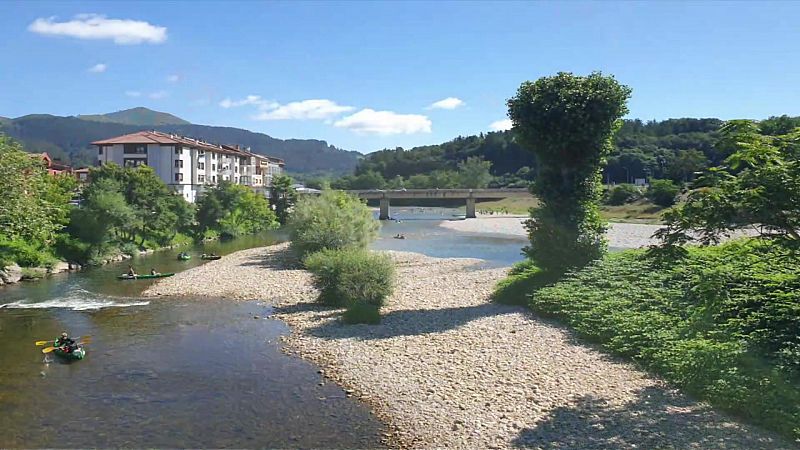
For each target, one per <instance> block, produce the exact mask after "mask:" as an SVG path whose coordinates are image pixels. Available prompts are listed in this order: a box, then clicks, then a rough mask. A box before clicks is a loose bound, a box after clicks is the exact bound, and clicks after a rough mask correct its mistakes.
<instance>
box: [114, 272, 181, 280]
mask: <svg viewBox="0 0 800 450" xmlns="http://www.w3.org/2000/svg"><path fill="white" fill-rule="evenodd" d="M173 275H175V274H174V273H160V274H158V275H136V276H135V277H132V276H130V275H127V274H123V275H120V276H118V277H117V279H118V280H149V279H151V278H166V277H171V276H173Z"/></svg>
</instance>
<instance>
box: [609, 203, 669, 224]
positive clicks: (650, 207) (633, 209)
mask: <svg viewBox="0 0 800 450" xmlns="http://www.w3.org/2000/svg"><path fill="white" fill-rule="evenodd" d="M664 211H665V209H664V208H662V207H660V206H658V205H655V204H653V203H651V202H649V201H647V200H637V201H635V202H633V203H626V204H624V205H619V206H612V205H602V206H601V207H600V215H601V216H602V217H603V218H604V219H606V220H608V221H609V222H631V223H650V224H659V223H663V222H662V221H661V215H662V214H663V213H664Z"/></svg>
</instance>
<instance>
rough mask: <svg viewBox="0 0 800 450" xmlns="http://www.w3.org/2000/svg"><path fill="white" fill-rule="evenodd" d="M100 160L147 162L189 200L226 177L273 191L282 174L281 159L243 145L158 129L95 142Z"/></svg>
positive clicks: (265, 191) (260, 190)
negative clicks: (264, 154)
mask: <svg viewBox="0 0 800 450" xmlns="http://www.w3.org/2000/svg"><path fill="white" fill-rule="evenodd" d="M92 144H93V145H95V146H97V163H98V165H103V164H108V163H115V164H117V165H119V166H123V167H136V166H140V165H147V166H149V167H152V168H153V169H154V170H155V172H156V174H157V175H158V176H159V177H160V178H161V179H162V180H163V181H164V183H166V184H167V186H169V187H170V189H171V190H173V191H174V192H176V193H178V194H180V195H182V196H183V198H185V199H186V201H189V202H192V203H194V202H196V201H197V199H198V197H199V196H200V195H201V194H202V193H203V191H204V190H205V189H206V188H207V187H208V186H215V185H217V184H218V183H219V182H221V181H230V182H231V183H234V184H240V185H243V186H249V187H251V188H253V190H255V191H256V192H258V193H261V194H263V195H264V196H269V188H270V186H272V179H273V177H274V176H276V175H279V174H281V173H283V168H284V163H283V160H281V159H279V158H273V157H270V156H263V155H257V154H255V153H252V152H250V151H249V150H245V149H242V148H240V147H239V146H228V145H218V144H211V143H208V142H203V141H201V140H198V139H193V138H189V137H185V136H178V135H175V134H169V133H162V132H159V131H140V132H138V133H133V134H127V135H124V136H118V137H115V138H111V139H104V140H102V141H96V142H92Z"/></svg>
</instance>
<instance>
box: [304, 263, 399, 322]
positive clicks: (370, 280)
mask: <svg viewBox="0 0 800 450" xmlns="http://www.w3.org/2000/svg"><path fill="white" fill-rule="evenodd" d="M304 262H305V265H306V268H307V269H308V270H309V271H311V273H312V274H313V275H314V286H315V287H316V288H317V289H319V291H320V295H319V301H320V302H321V303H324V304H326V305H331V306H348V307H351V306H352V305H354V304H357V303H361V304H364V305H370V306H372V307H373V308H380V307H381V306H382V305H383V302H384V300H386V297H388V296H389V295H390V294H391V293H392V290H393V289H394V265H393V264H392V261H391V259H390V258H389V256H388V255H385V254H380V253H374V252H368V251H366V250H363V249H359V248H347V249H328V250H323V251H320V252H317V253H313V254H311V255H309V256H308V257H307V258H306V259H305V261H304Z"/></svg>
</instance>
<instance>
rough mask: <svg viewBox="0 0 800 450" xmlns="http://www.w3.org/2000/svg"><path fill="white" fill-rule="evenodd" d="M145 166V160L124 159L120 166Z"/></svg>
mask: <svg viewBox="0 0 800 450" xmlns="http://www.w3.org/2000/svg"><path fill="white" fill-rule="evenodd" d="M146 164H147V160H146V159H142V158H125V159H123V160H122V165H123V166H125V167H139V166H144V165H146Z"/></svg>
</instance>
